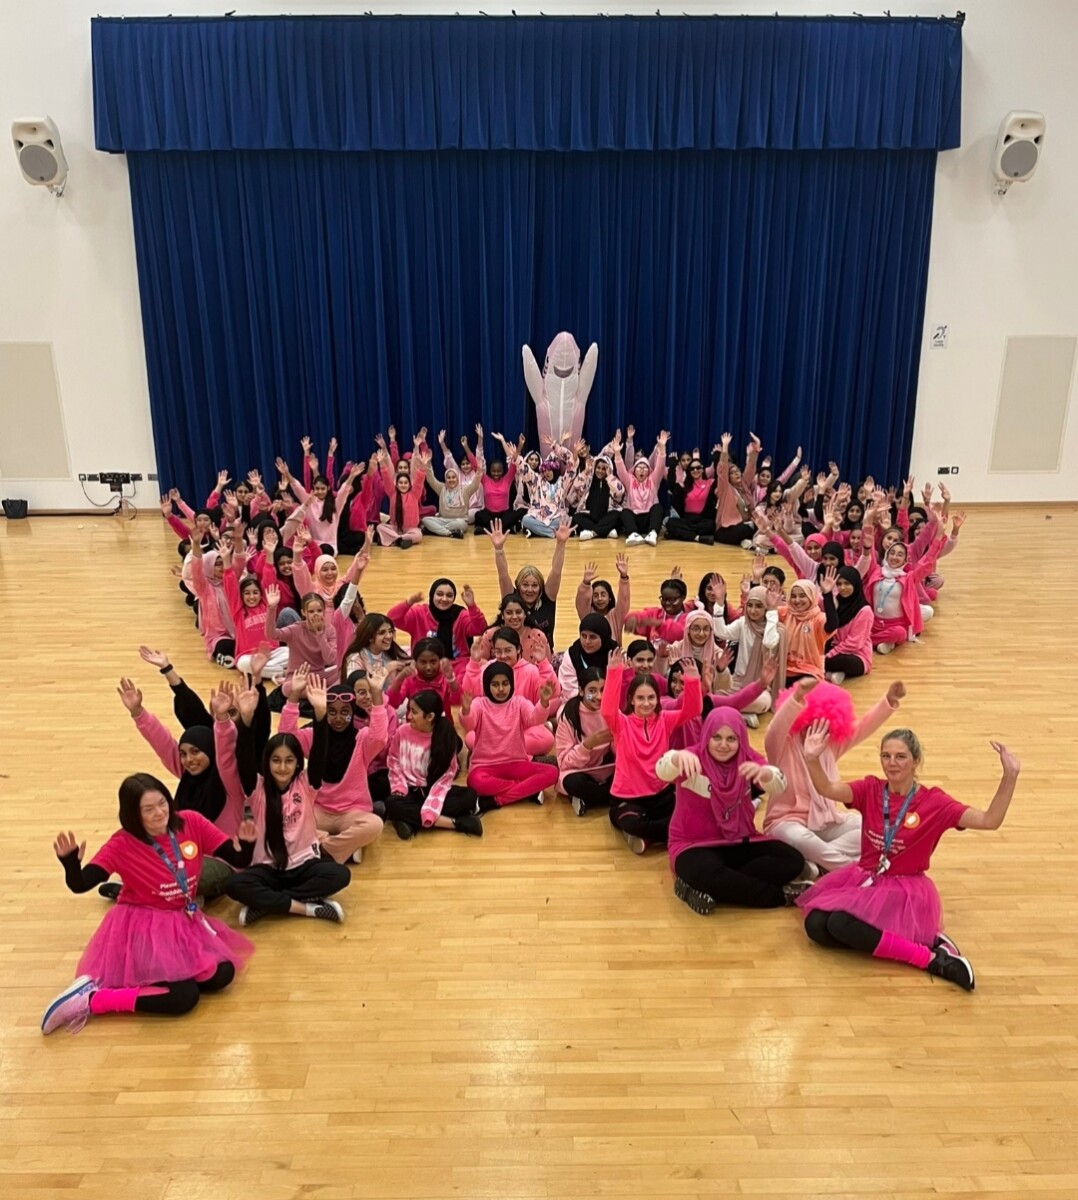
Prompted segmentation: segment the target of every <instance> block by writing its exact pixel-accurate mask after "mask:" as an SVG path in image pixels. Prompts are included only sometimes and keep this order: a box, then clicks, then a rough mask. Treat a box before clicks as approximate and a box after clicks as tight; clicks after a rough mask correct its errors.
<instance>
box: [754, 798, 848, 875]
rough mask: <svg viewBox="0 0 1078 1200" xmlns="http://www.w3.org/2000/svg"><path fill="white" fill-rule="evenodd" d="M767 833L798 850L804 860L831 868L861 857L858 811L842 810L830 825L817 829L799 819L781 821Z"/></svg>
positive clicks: (843, 865)
mask: <svg viewBox="0 0 1078 1200" xmlns="http://www.w3.org/2000/svg"><path fill="white" fill-rule="evenodd" d="M768 836H769V837H773V838H778V840H779V841H780V842H785V843H786V844H787V845H788V846H793V848H794V849H795V850H800V851H801V854H802V856H803V857H804V859H805V861H806V862H810V863H815V864H816V866H818V867H823V868H824V869H825V870H827V871H834V870H835V869H836V868H837V867H845V866H848V865H849V864H850V863H853V862H856V861H857V860H858V858H860V857H861V814H860V813H855V812H851V813H845V814H844V815H843V816H842V817H840V818H839V819H838V820H837V821H836V822H835V823H834V824H833V825H825V826H824V827H823V828H822V829H816V830H813V829H809V828H808V826H806V825H802V824H800V822H798V821H780V822H779V823H778V824H777V825H775V826H773V827H772V829H771V831H770V833H769V834H768Z"/></svg>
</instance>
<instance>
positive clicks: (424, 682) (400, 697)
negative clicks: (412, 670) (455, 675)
mask: <svg viewBox="0 0 1078 1200" xmlns="http://www.w3.org/2000/svg"><path fill="white" fill-rule="evenodd" d="M420 692H434V693H435V694H436V695H438V696H440V697H441V700H442V710H443V711H444V712H445V715H446V716H447V717H448V718H449V719H450V720H452V719H453V709H454V708H459V707H460V701H461V692H460V684H459V682H458V681H457V680H456V679H452V680H450V679H446V677H445V676H444V675H443V674H442V673H441V672H440V671H439V672H438V674H437V675H435V677H434V678H433V679H421V678H420V677H419V676H418V675H409V676H408V677H407V678H406V679H401V677H400V676H399V675H396V676H394V679H393V683H392V685H391V686H390V687H389V688H387V689H386V699H387V700H388V701H389V703H390V704H391V705H392V706H393V707H394V708H400V706H401V704H403V703H404V702H405V701H407V700H411V699H412V698H413V697H414V696H418V695H419V693H420Z"/></svg>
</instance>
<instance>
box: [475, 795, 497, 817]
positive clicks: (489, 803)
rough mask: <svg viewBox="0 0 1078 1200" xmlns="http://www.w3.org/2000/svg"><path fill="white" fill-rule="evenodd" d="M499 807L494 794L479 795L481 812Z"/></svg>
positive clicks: (491, 810)
mask: <svg viewBox="0 0 1078 1200" xmlns="http://www.w3.org/2000/svg"><path fill="white" fill-rule="evenodd" d="M497 807H498V801H497V800H495V799H494V797H493V796H480V797H479V811H480V812H481V813H486V812H493V811H494V810H495V809H496V808H497Z"/></svg>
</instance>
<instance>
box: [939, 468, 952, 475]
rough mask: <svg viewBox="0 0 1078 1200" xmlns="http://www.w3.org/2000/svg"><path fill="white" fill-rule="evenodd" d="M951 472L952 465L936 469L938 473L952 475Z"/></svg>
mask: <svg viewBox="0 0 1078 1200" xmlns="http://www.w3.org/2000/svg"><path fill="white" fill-rule="evenodd" d="M950 473H951V468H950V467H940V468H938V469H937V471H936V474H937V475H950Z"/></svg>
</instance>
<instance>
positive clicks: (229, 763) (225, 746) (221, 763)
mask: <svg viewBox="0 0 1078 1200" xmlns="http://www.w3.org/2000/svg"><path fill="white" fill-rule="evenodd" d="M213 738H214V746H215V748H216V750H217V770H218V771H219V772H220V775H221V780H222V782H223V783H224V785H225V791H226V793H227V794H228V800H229V803H230V804H232V803H235V802H236V801H237V800H238V803H239V804H240V805H241V807H242V805H243V804H244V803H247V804H249V805H250V806H251V814H252V819H253V820H254V823H255V828H256V829H257V830H258V841H257V842H256V843H255V852H254V856H253V857H252V859H251V865H252V866H255V867H261V866H273V865H274V863H273V854H272V853H271V852H270V851H269V849H268V848H267V846H266V788H265V784H264V782H263V780H262V776H261V775H259V777H258V782H257V783H256V784H255V789H254V791H253V792H251V794H250V795H247V794H245V793H244V790H243V784H242V783H241V782H240V773H239V767H238V766H237V764H236V726H235V725H233V724H232V722H231V721H214V723H213ZM318 795H319V793H318V789H317V788H314V787H312V786H311V782H310V780H309V779H308V778H307V772H306V771H300V772H298V773H297V775H296V777H295V778H294V779H293V780H292V782H291V783H290V784H289V786H288V788H287V790H286V792H285V794H284V795H283V796H282V797H281V809H282V822H283V826H284V844H285V849H286V850H287V851H288V862H287V864H286V869H288V870H291V869H292V868H293V867H298V866H301V865H302V864H303V863H305V862H311V861H313V860H315V859H318V858H321V856H322V852H321V849H320V846H319V841H318V823H317V821H316V819H315V811H314V809H315V804H316V803H318Z"/></svg>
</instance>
